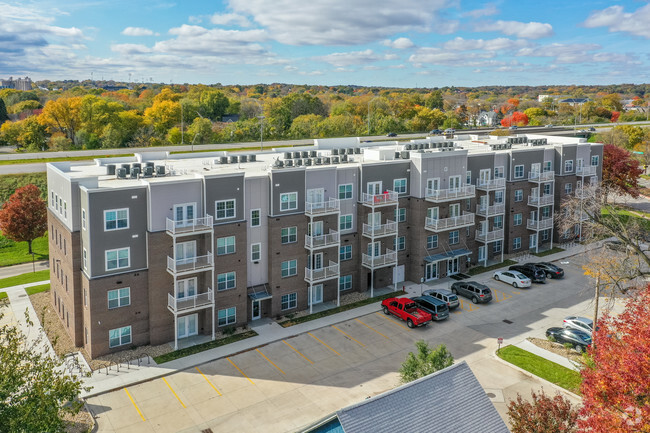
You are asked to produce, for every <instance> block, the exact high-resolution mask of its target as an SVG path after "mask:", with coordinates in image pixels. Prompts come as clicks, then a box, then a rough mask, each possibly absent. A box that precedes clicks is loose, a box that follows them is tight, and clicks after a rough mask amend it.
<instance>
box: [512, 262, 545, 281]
mask: <svg viewBox="0 0 650 433" xmlns="http://www.w3.org/2000/svg"><path fill="white" fill-rule="evenodd" d="M508 269H509V270H511V271H517V272H519V273H522V274H524V275H525V276H527V277H528V278H530V281H532V282H533V283H544V282H546V272H544V270H542V269H541V268H538V267H537V266H535V265H531V264H525V265H513V266H510V267H509V268H508Z"/></svg>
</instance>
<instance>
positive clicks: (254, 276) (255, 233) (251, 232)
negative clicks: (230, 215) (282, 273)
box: [244, 177, 269, 287]
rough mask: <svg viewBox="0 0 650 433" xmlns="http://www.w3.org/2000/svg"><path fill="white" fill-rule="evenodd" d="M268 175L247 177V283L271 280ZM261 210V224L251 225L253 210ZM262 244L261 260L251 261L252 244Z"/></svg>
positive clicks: (263, 282)
mask: <svg viewBox="0 0 650 433" xmlns="http://www.w3.org/2000/svg"><path fill="white" fill-rule="evenodd" d="M268 184H269V179H268V177H255V178H248V179H246V183H245V192H244V197H245V205H244V212H245V217H246V222H247V227H248V230H247V233H246V237H247V239H248V242H247V245H246V251H247V253H248V256H247V260H248V263H249V264H250V265H249V266H248V268H247V275H246V285H247V286H248V287H252V286H257V285H259V284H265V283H268V282H269V260H268V257H269V252H268V247H269V241H268V240H269V220H268V214H269V195H268V190H269V187H268ZM253 209H259V210H260V226H259V227H251V210H253ZM255 243H259V244H261V252H260V260H259V261H258V262H257V263H253V262H251V245H252V244H255Z"/></svg>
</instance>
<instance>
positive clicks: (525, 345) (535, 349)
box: [513, 340, 580, 371]
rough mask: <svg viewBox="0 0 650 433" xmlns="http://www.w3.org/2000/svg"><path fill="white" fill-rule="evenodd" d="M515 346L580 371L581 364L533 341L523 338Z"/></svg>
mask: <svg viewBox="0 0 650 433" xmlns="http://www.w3.org/2000/svg"><path fill="white" fill-rule="evenodd" d="M513 346H517V347H518V348H520V349H523V350H525V351H527V352H530V353H533V354H535V355H537V356H540V357H542V358H546V359H548V360H549V361H553V362H554V363H556V364H560V365H561V366H562V367H566V368H568V369H570V370H574V371H580V366H579V364H576V363H575V362H572V361H570V360H569V358H565V357H564V356H562V355H558V354H557V353H553V352H551V351H550V350H546V349H542V348H541V347H539V346H535V345H534V344H533V343H531V342H530V341H528V340H521V341H520V342H518V343H514V344H513Z"/></svg>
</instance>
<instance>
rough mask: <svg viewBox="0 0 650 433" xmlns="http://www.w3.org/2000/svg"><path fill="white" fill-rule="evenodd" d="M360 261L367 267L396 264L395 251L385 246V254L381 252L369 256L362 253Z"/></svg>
mask: <svg viewBox="0 0 650 433" xmlns="http://www.w3.org/2000/svg"><path fill="white" fill-rule="evenodd" d="M361 263H362V264H363V265H364V266H366V267H368V268H382V267H385V266H393V265H395V264H397V253H396V252H395V251H393V250H389V249H388V248H386V254H381V255H379V256H369V255H368V254H362V255H361Z"/></svg>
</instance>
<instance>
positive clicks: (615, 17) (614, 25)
mask: <svg viewBox="0 0 650 433" xmlns="http://www.w3.org/2000/svg"><path fill="white" fill-rule="evenodd" d="M649 23H650V4H646V5H645V6H642V7H640V8H639V9H637V10H636V11H634V12H624V9H623V6H619V5H616V6H610V7H608V8H606V9H603V10H600V11H596V12H593V13H592V14H591V15H589V17H588V18H587V20H586V21H585V22H584V23H583V25H584V26H585V27H588V28H596V27H607V29H608V30H609V31H610V32H624V33H630V34H632V35H635V36H641V37H644V38H650V25H649Z"/></svg>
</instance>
